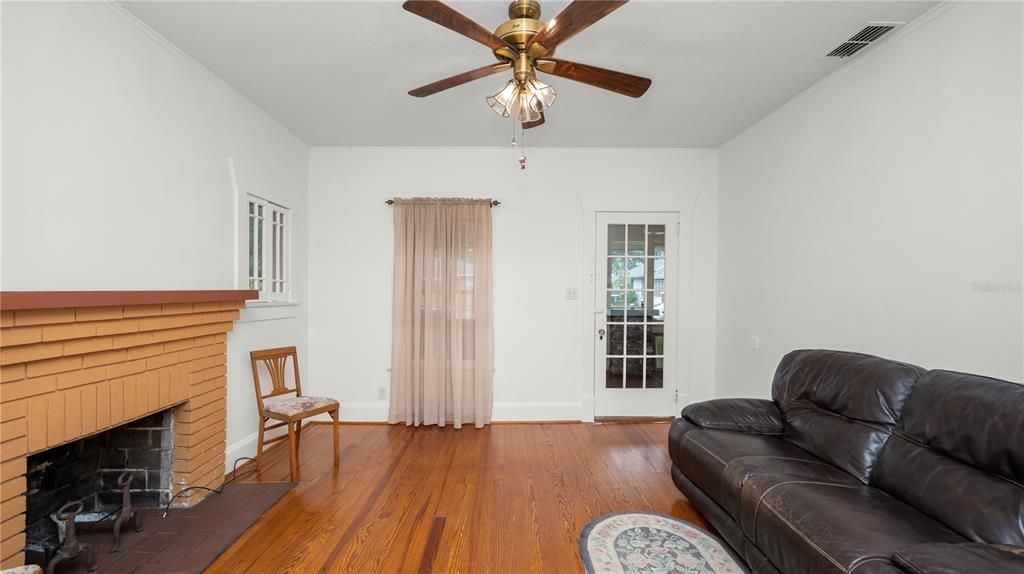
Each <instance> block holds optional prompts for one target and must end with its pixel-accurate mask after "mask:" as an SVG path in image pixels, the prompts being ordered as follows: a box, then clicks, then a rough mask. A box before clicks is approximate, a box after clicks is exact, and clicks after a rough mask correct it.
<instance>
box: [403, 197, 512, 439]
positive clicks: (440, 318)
mask: <svg viewBox="0 0 1024 574" xmlns="http://www.w3.org/2000/svg"><path fill="white" fill-rule="evenodd" d="M394 201H395V203H394V210H395V214H394V215H395V285H394V304H393V307H394V309H393V313H394V316H393V320H392V344H391V406H390V411H389V413H388V422H389V423H392V424H395V423H400V422H404V423H405V424H407V425H417V426H418V425H421V424H426V425H439V426H444V425H445V423H447V422H451V423H452V424H453V425H454V426H455V428H461V426H462V424H463V423H472V424H473V425H475V426H477V427H482V426H484V425H485V424H487V423H489V422H490V421H491V390H492V386H493V378H494V374H493V358H492V353H493V337H492V334H491V204H490V200H486V199H427V198H414V199H395V200H394Z"/></svg>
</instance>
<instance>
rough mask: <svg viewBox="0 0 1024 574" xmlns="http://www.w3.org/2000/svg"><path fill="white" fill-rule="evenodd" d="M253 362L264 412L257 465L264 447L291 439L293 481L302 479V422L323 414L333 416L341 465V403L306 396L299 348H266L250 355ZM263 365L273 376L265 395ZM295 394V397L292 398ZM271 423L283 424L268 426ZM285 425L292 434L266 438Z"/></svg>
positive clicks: (290, 456) (254, 377) (335, 441)
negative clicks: (291, 376)
mask: <svg viewBox="0 0 1024 574" xmlns="http://www.w3.org/2000/svg"><path fill="white" fill-rule="evenodd" d="M249 357H250V358H251V359H252V380H253V383H254V384H255V385H256V404H257V405H259V410H260V431H259V441H258V442H259V444H258V445H257V447H256V465H257V466H259V464H260V459H261V458H262V456H263V447H264V445H267V444H270V443H274V442H277V441H279V440H284V439H288V456H289V463H290V466H289V474H290V476H291V480H292V482H297V481H298V480H299V443H300V441H301V439H302V420H303V419H306V418H309V417H312V416H316V415H319V414H323V413H330V415H331V419H332V420H333V421H334V422H333V425H332V426H333V428H334V464H335V465H337V464H338V411H339V409H340V408H341V407H340V405H339V404H338V401H336V400H334V399H330V398H327V397H309V396H304V395H303V394H302V382H301V381H300V379H299V361H298V353H297V352H296V350H295V347H279V348H276V349H263V350H261V351H252V352H251V353H249ZM289 358H291V360H292V368H293V369H294V372H295V388H294V389H291V388H288V385H287V383H286V382H285V368H286V367H287V365H288V359H289ZM261 362H262V363H263V364H264V365H265V366H266V368H267V371H268V372H269V373H270V382H271V385H272V388H271V390H270V392H268V393H266V394H264V393H263V390H262V389H261V388H260V374H259V368H258V365H259V363H261ZM292 393H295V394H294V396H289V395H291V394H292ZM271 420H275V421H279V422H276V423H273V424H271V425H269V426H268V425H267V423H269V422H270V421H271ZM283 426H287V427H288V434H283V435H281V436H276V437H274V438H272V439H265V438H264V436H265V433H266V431H268V430H273V429H276V428H280V427H283Z"/></svg>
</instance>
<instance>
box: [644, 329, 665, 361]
mask: <svg viewBox="0 0 1024 574" xmlns="http://www.w3.org/2000/svg"><path fill="white" fill-rule="evenodd" d="M646 327H647V347H646V349H647V354H648V355H664V354H665V325H664V324H661V325H647V326H646Z"/></svg>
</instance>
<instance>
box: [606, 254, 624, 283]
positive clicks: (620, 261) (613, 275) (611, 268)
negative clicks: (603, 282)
mask: <svg viewBox="0 0 1024 574" xmlns="http://www.w3.org/2000/svg"><path fill="white" fill-rule="evenodd" d="M608 288H609V289H625V288H626V260H625V259H624V258H622V257H611V258H609V259H608Z"/></svg>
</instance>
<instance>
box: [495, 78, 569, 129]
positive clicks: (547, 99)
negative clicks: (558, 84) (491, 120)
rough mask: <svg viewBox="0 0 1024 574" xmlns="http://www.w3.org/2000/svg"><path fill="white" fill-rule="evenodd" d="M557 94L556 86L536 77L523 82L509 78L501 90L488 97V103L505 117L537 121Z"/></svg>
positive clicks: (519, 120) (522, 120)
mask: <svg viewBox="0 0 1024 574" xmlns="http://www.w3.org/2000/svg"><path fill="white" fill-rule="evenodd" d="M556 95H557V94H556V93H555V89H554V88H552V87H551V86H549V85H547V84H545V83H543V82H540V81H538V80H537V79H536V78H530V79H528V80H527V81H526V82H525V83H523V84H520V83H519V82H517V81H515V80H509V82H508V83H507V84H505V87H504V88H502V89H501V91H500V92H498V93H497V94H494V95H493V96H488V97H487V105H488V106H490V108H491V109H492V110H494V113H496V114H498V115H499V116H501V117H503V118H508V117H512V118H515V120H516V121H517V122H535V121H537V120H539V119H540V117H541V113H542V112H543V111H544V110H546V109H548V108H549V107H551V104H553V103H554V102H555V96H556Z"/></svg>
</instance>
